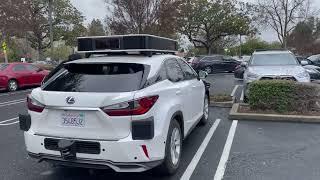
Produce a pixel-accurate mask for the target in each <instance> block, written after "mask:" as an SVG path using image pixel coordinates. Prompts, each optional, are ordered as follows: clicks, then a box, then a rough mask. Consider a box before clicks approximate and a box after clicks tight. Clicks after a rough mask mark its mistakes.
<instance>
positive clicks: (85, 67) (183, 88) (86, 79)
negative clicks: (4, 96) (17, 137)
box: [20, 54, 209, 174]
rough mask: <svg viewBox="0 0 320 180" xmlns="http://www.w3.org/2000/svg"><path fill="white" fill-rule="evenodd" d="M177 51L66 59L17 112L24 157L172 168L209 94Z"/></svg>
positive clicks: (203, 116)
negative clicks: (25, 111) (24, 112)
mask: <svg viewBox="0 0 320 180" xmlns="http://www.w3.org/2000/svg"><path fill="white" fill-rule="evenodd" d="M206 89H207V88H206V87H205V84H204V82H203V81H202V80H200V78H199V77H198V75H197V73H196V72H195V71H194V70H193V69H192V68H191V67H190V66H189V65H188V64H187V63H186V62H185V61H184V60H182V59H181V58H179V57H177V56H174V55H164V54H162V55H153V56H152V57H147V56H142V55H117V56H104V57H93V58H87V59H79V60H74V61H70V62H67V63H65V64H64V65H63V67H62V68H61V69H60V70H59V71H58V72H56V73H55V74H54V75H53V76H52V77H51V78H49V79H48V80H47V81H46V82H45V83H44V84H43V85H42V87H41V88H37V89H34V90H33V91H32V93H31V94H30V95H29V97H28V102H27V104H28V115H20V126H21V129H22V130H24V131H25V133H24V137H25V144H26V148H27V151H28V153H29V155H30V156H31V157H33V158H37V159H40V161H47V162H51V163H54V164H58V165H64V166H76V167H88V168H111V169H113V170H115V171H117V172H142V171H146V170H149V169H151V168H154V167H156V166H159V167H158V168H159V170H160V171H161V172H163V173H166V174H172V173H174V172H175V171H176V170H177V168H178V166H179V162H180V157H181V150H182V140H183V139H184V138H185V137H186V136H187V135H188V134H189V133H190V131H191V130H192V129H193V128H194V127H195V126H196V125H197V124H198V122H200V123H201V124H205V123H206V122H207V121H208V116H209V110H208V103H209V99H208V91H207V90H206Z"/></svg>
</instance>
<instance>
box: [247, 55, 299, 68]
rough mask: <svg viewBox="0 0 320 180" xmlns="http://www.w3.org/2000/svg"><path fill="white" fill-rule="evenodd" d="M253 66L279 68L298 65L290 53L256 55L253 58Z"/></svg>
mask: <svg viewBox="0 0 320 180" xmlns="http://www.w3.org/2000/svg"><path fill="white" fill-rule="evenodd" d="M250 64H251V65H254V66H279V65H297V64H298V61H297V59H296V58H295V57H294V56H293V55H292V54H289V53H286V54H285V53H283V54H255V55H253V56H252V60H251V63H250Z"/></svg>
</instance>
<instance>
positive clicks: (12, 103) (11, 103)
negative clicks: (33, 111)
mask: <svg viewBox="0 0 320 180" xmlns="http://www.w3.org/2000/svg"><path fill="white" fill-rule="evenodd" d="M24 102H26V100H25V99H24V100H20V101H14V102H9V103H3V104H0V107H5V106H10V105H14V104H20V103H24Z"/></svg>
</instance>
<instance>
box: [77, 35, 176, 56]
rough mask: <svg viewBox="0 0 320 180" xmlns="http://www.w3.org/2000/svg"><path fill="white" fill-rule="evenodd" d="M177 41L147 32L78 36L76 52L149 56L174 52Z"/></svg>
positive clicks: (87, 54)
mask: <svg viewBox="0 0 320 180" xmlns="http://www.w3.org/2000/svg"><path fill="white" fill-rule="evenodd" d="M177 49H178V45H177V41H175V40H172V39H168V38H164V37H159V36H154V35H148V34H132V35H116V36H93V37H79V38H78V53H85V56H86V57H90V56H91V55H93V54H108V55H124V54H137V53H138V54H142V55H145V56H149V57H151V56H152V55H153V54H157V53H162V54H175V53H176V52H177Z"/></svg>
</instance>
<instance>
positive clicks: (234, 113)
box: [229, 103, 320, 123]
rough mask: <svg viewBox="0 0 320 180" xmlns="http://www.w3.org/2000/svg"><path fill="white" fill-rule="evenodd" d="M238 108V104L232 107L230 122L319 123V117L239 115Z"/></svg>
mask: <svg viewBox="0 0 320 180" xmlns="http://www.w3.org/2000/svg"><path fill="white" fill-rule="evenodd" d="M239 106H240V104H239V103H236V104H234V105H233V106H232V108H231V110H230V113H229V119H230V120H234V119H236V120H252V121H278V122H305V123H320V116H301V115H279V114H257V113H239V112H238V109H239Z"/></svg>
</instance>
